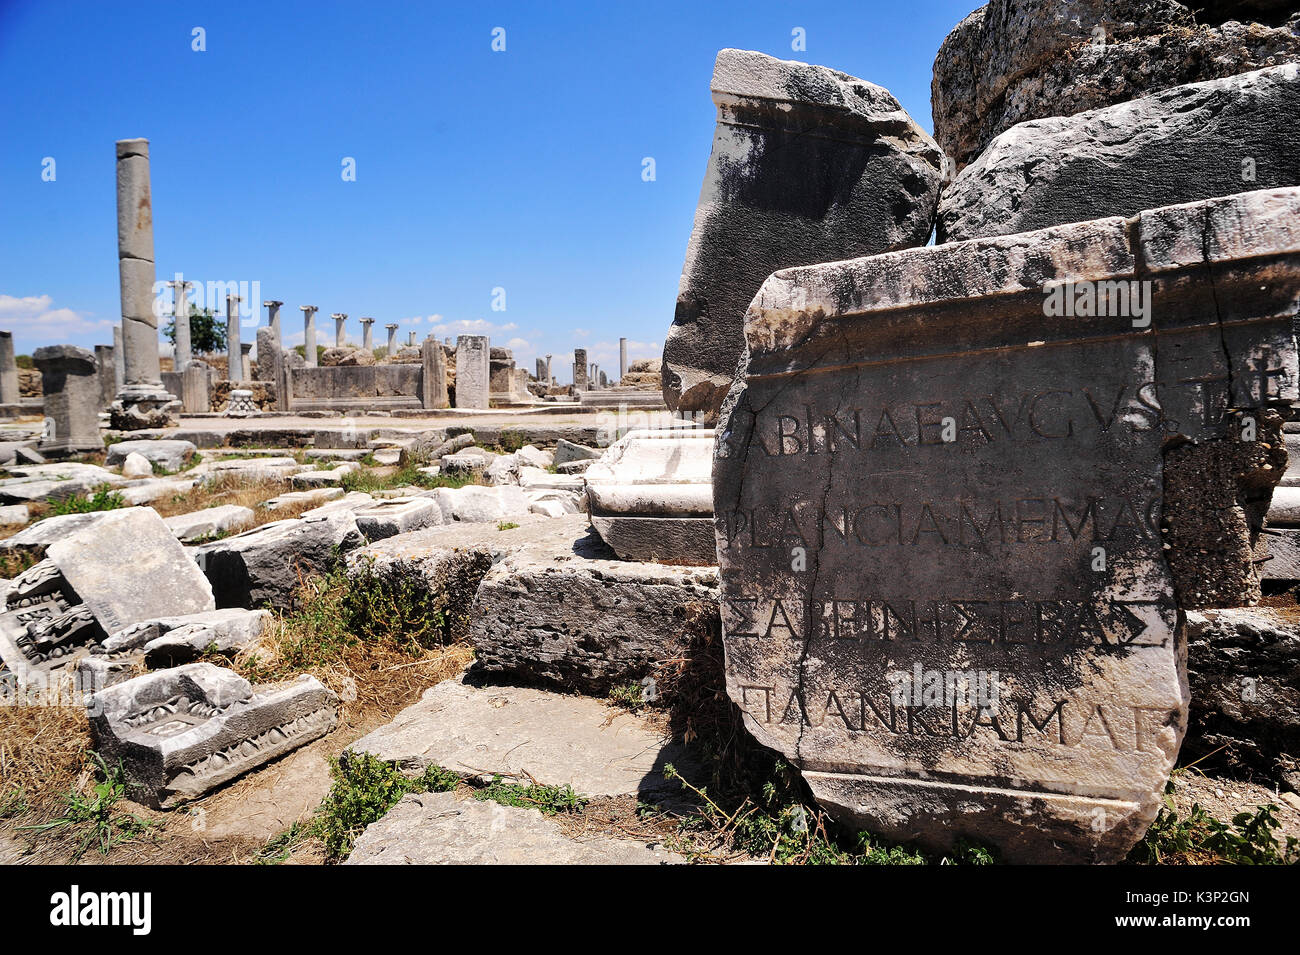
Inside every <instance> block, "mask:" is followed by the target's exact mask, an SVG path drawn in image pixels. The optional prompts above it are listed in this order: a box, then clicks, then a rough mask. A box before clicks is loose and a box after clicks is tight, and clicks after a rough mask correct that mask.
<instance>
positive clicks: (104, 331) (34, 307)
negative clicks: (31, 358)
mask: <svg viewBox="0 0 1300 955" xmlns="http://www.w3.org/2000/svg"><path fill="white" fill-rule="evenodd" d="M53 304H54V300H53V298H51V297H50V296H49V295H27V296H24V297H22V298H18V297H16V296H13V295H4V294H0V328H4V329H6V330H8V331H11V332H13V333H14V339H15V347H16V348H17V349H18V350H19V351H29V350H31V349H32V348H39V347H40V346H42V345H61V344H75V343H76V342H74V339H86V338H88V337H97V341H95V342H92V343H91V344H101V345H106V344H108V343H110V342H111V341H112V340H113V326H114V325H116V324H117V321H116V320H114V319H109V318H95V317H93V315H92V314H91V313H89V312H86V313H83V312H78V311H75V310H74V309H71V308H51V306H52V305H53Z"/></svg>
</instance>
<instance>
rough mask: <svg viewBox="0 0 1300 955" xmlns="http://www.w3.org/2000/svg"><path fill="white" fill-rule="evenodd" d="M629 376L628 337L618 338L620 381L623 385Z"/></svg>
mask: <svg viewBox="0 0 1300 955" xmlns="http://www.w3.org/2000/svg"><path fill="white" fill-rule="evenodd" d="M626 377H627V339H626V338H620V339H619V340H618V383H619V384H620V385H621V384H622V383H623V379H624V378H626Z"/></svg>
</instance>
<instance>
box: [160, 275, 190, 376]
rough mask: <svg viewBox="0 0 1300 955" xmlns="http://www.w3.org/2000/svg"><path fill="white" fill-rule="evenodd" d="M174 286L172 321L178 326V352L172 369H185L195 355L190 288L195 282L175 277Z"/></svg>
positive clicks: (172, 283) (170, 283) (169, 283)
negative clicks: (192, 342) (192, 346)
mask: <svg viewBox="0 0 1300 955" xmlns="http://www.w3.org/2000/svg"><path fill="white" fill-rule="evenodd" d="M167 284H168V285H170V286H171V287H172V322H173V323H174V325H175V328H176V354H175V357H173V358H172V371H184V370H185V366H186V365H188V364H189V363H190V361H191V360H192V359H193V357H194V353H193V350H192V348H191V347H190V289H192V288H194V283H193V282H187V281H185V280H184V279H174V280H173V281H171V282H168V283H167Z"/></svg>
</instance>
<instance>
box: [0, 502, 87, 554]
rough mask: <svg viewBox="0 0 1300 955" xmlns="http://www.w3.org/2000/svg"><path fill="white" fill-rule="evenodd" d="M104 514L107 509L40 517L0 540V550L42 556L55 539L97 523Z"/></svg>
mask: <svg viewBox="0 0 1300 955" xmlns="http://www.w3.org/2000/svg"><path fill="white" fill-rule="evenodd" d="M106 514H108V511H91V512H90V513H88V514H58V515H55V516H54V517H46V518H42V519H41V520H39V521H37V522H36V523H35V524H32V525H31V526H30V527H24V528H23V529H22V530H20V531H19V532H18V533H17V534H14V535H13V536H12V537H8V538H6V539H4V540H2V541H0V551H20V552H23V553H29V554H31V555H33V556H35V557H44V556H45V551H46V549H47V548H48V547H49V546H50V545H51V544H53V543H54V542H55V541H57V540H62V539H63V538H64V537H67V536H69V535H71V534H74V533H76V532H77V531H78V530H80V529H81V528H83V527H89V526H90V525H92V524H96V523H98V522H99V521H100V520H102V519H103V518H104V516H105V515H106Z"/></svg>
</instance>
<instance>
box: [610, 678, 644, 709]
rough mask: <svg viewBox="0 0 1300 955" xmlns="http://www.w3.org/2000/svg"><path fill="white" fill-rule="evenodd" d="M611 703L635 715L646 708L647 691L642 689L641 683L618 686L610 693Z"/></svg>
mask: <svg viewBox="0 0 1300 955" xmlns="http://www.w3.org/2000/svg"><path fill="white" fill-rule="evenodd" d="M609 701H610V702H611V703H613V704H614V705H615V706H621V707H623V709H625V710H631V711H632V712H633V713H635V712H636V711H637V710H639V709H641V707H643V706H645V690H644V689H642V687H641V684H640V683H628V684H627V685H626V686H616V687H614V688H613V689H612V690H610V691H609Z"/></svg>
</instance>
